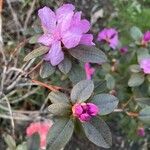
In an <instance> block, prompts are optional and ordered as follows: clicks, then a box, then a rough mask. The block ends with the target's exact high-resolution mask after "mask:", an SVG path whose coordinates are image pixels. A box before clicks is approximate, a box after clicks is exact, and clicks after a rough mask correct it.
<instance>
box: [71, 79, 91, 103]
mask: <svg viewBox="0 0 150 150" xmlns="http://www.w3.org/2000/svg"><path fill="white" fill-rule="evenodd" d="M93 90H94V84H93V81H91V80H82V81H80V82H79V83H77V84H76V85H75V86H74V87H73V89H72V91H71V101H72V102H73V103H76V102H84V101H86V100H87V99H88V98H89V97H90V96H91V94H92V92H93Z"/></svg>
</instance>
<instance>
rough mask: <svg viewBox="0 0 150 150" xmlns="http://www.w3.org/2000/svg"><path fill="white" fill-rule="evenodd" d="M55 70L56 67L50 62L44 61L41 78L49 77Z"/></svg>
mask: <svg viewBox="0 0 150 150" xmlns="http://www.w3.org/2000/svg"><path fill="white" fill-rule="evenodd" d="M54 72H55V67H54V66H52V65H51V64H50V63H49V62H46V61H44V62H43V64H42V65H41V68H40V76H41V78H47V77H49V76H50V75H52V74H53V73H54Z"/></svg>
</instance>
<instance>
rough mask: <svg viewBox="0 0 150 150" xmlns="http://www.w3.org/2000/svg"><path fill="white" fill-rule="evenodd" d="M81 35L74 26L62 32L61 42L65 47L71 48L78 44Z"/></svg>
mask: <svg viewBox="0 0 150 150" xmlns="http://www.w3.org/2000/svg"><path fill="white" fill-rule="evenodd" d="M81 37H82V34H81V33H78V29H77V28H74V29H71V30H68V31H67V32H65V33H63V37H62V42H63V44H64V45H65V47H66V48H68V49H69V48H73V47H75V46H77V45H78V44H79V42H80V39H81Z"/></svg>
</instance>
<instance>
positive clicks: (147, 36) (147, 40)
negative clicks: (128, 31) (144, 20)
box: [143, 31, 150, 42]
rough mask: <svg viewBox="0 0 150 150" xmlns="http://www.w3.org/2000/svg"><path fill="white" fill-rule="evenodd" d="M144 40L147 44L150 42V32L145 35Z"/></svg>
mask: <svg viewBox="0 0 150 150" xmlns="http://www.w3.org/2000/svg"><path fill="white" fill-rule="evenodd" d="M143 40H144V41H145V42H150V31H147V32H145V33H144V36H143Z"/></svg>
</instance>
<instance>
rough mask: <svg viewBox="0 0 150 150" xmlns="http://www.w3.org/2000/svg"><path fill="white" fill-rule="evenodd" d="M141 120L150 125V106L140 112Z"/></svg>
mask: <svg viewBox="0 0 150 150" xmlns="http://www.w3.org/2000/svg"><path fill="white" fill-rule="evenodd" d="M139 119H140V120H141V121H143V122H144V123H146V124H150V106H148V107H145V108H144V109H142V110H141V111H140V114H139Z"/></svg>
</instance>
